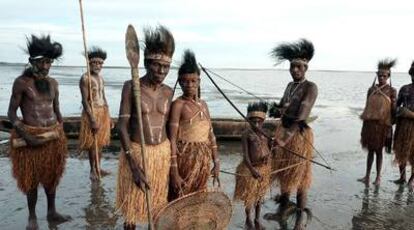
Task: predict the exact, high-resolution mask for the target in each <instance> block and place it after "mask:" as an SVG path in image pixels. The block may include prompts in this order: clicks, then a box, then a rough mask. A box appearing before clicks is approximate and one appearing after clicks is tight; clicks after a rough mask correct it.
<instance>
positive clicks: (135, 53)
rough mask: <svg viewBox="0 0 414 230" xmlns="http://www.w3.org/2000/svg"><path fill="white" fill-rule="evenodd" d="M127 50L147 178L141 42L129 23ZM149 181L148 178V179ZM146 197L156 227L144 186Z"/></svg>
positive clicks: (149, 227)
mask: <svg viewBox="0 0 414 230" xmlns="http://www.w3.org/2000/svg"><path fill="white" fill-rule="evenodd" d="M125 51H126V56H127V59H128V62H129V65H130V66H131V76H132V83H133V87H132V88H133V92H134V97H135V107H136V108H137V120H138V130H139V139H140V146H141V158H142V170H143V171H144V177H145V179H147V170H146V165H147V162H146V160H145V139H144V129H143V126H142V113H141V88H140V82H139V72H138V62H139V43H138V37H137V33H136V32H135V29H134V27H133V26H132V25H128V28H127V32H126V35H125ZM147 181H148V179H147ZM144 191H145V197H146V201H147V213H148V229H150V230H151V229H154V226H153V223H152V213H151V209H152V208H151V192H150V190H148V189H147V187H146V186H144Z"/></svg>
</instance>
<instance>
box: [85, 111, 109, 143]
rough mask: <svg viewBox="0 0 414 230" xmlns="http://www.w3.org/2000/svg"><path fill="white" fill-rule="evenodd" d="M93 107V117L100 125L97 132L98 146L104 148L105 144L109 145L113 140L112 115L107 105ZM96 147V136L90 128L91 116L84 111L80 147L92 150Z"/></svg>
mask: <svg viewBox="0 0 414 230" xmlns="http://www.w3.org/2000/svg"><path fill="white" fill-rule="evenodd" d="M93 109H94V111H93V117H94V119H95V120H96V123H97V124H98V125H99V126H100V127H99V130H98V132H97V133H96V139H97V142H98V147H99V148H102V147H103V146H107V145H109V143H110V141H111V117H110V115H109V111H108V107H107V106H100V107H94V108H93ZM94 148H95V145H94V138H93V134H92V132H91V129H90V124H89V118H88V115H87V114H86V112H85V111H83V112H82V117H81V127H80V133H79V149H80V150H90V149H94Z"/></svg>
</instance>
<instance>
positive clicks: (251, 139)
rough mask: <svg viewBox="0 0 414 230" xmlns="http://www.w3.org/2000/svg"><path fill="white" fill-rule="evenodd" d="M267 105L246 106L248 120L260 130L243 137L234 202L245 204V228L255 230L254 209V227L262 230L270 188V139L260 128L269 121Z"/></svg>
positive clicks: (254, 130) (247, 131)
mask: <svg viewBox="0 0 414 230" xmlns="http://www.w3.org/2000/svg"><path fill="white" fill-rule="evenodd" d="M267 107H268V106H267V103H265V102H256V103H249V105H248V106H247V119H249V121H250V123H251V124H253V125H254V126H255V127H256V128H257V129H251V128H249V129H247V130H246V131H245V132H243V134H242V149H243V160H242V162H240V164H239V165H238V166H237V169H236V174H237V175H236V188H235V191H234V199H235V200H241V201H243V202H244V206H245V213H246V222H245V224H246V227H247V228H248V229H252V228H253V223H252V220H251V217H250V213H251V210H252V208H255V219H254V225H255V228H256V229H262V225H261V223H260V211H261V205H262V203H263V200H264V196H265V194H266V192H267V191H268V190H269V188H270V171H271V161H270V157H271V155H270V149H269V145H268V143H269V142H268V139H267V137H265V136H264V135H263V134H262V133H260V132H259V129H261V128H262V127H263V123H264V121H265V119H266V113H267Z"/></svg>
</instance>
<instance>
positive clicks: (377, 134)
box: [361, 120, 391, 150]
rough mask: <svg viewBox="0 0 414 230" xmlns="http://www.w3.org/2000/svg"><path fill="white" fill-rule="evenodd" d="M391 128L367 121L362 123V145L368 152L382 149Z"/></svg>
mask: <svg viewBox="0 0 414 230" xmlns="http://www.w3.org/2000/svg"><path fill="white" fill-rule="evenodd" d="M390 128H391V126H388V125H383V124H381V123H380V122H378V121H374V120H366V121H364V122H363V123H362V130H361V145H362V148H364V149H368V150H377V149H382V148H383V147H384V146H385V140H386V139H387V134H388V132H389V130H390Z"/></svg>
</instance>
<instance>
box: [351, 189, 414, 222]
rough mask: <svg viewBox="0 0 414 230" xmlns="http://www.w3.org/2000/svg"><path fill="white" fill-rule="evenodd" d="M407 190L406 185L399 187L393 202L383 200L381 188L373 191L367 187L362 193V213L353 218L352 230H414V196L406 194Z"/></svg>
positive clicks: (386, 199)
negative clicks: (412, 203)
mask: <svg viewBox="0 0 414 230" xmlns="http://www.w3.org/2000/svg"><path fill="white" fill-rule="evenodd" d="M405 188H406V185H400V186H398V189H397V191H396V192H395V194H394V198H393V199H392V200H391V199H388V198H382V194H381V192H382V190H380V187H379V186H375V187H374V189H373V190H370V189H369V188H368V187H366V188H365V189H364V191H363V192H362V193H363V194H362V199H361V200H362V207H361V211H359V213H357V214H356V215H354V216H353V218H352V229H354V230H366V229H368V230H369V229H395V230H397V229H414V223H413V221H412V218H413V217H414V207H412V206H410V203H411V202H412V200H413V194H412V193H411V192H409V193H407V194H405V193H404V192H405ZM384 195H386V194H384Z"/></svg>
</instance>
